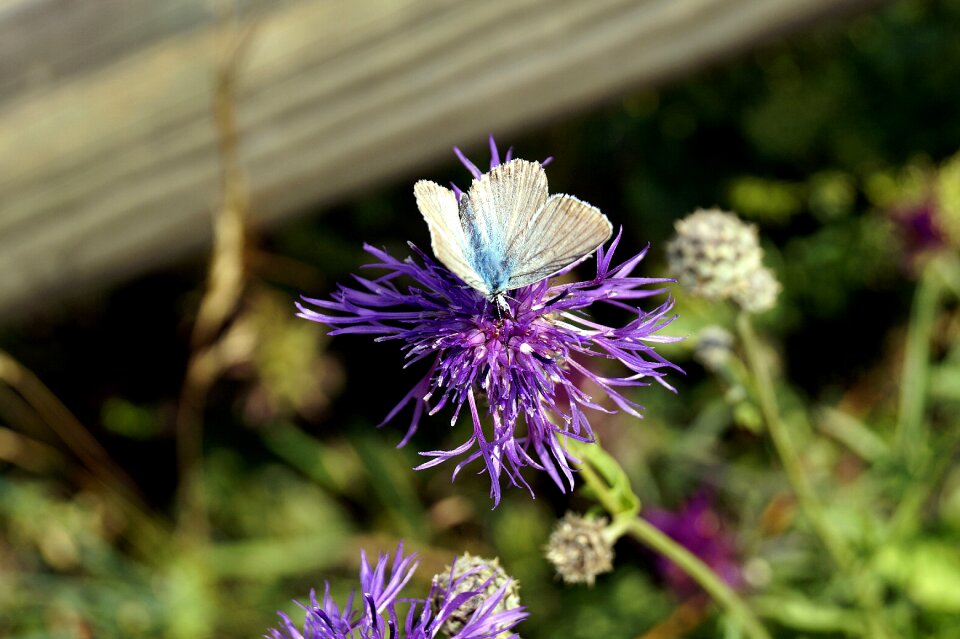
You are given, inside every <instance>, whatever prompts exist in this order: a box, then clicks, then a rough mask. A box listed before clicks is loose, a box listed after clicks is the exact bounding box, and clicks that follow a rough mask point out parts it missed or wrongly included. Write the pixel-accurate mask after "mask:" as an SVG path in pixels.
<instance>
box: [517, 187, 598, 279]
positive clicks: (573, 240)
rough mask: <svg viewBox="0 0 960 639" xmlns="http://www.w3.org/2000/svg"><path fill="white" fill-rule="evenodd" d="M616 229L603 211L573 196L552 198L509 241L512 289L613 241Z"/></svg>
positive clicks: (529, 217) (558, 268)
mask: <svg viewBox="0 0 960 639" xmlns="http://www.w3.org/2000/svg"><path fill="white" fill-rule="evenodd" d="M612 234H613V226H612V225H611V224H610V220H608V219H607V216H606V215H604V214H603V213H601V212H600V209H598V208H596V207H595V206H591V205H589V204H587V203H586V202H582V201H580V200H578V199H577V198H575V197H573V196H572V195H562V194H557V195H552V196H550V198H549V199H547V201H546V202H545V203H544V205H543V206H542V207H540V209H539V210H537V211H536V213H534V214H533V215H530V216H528V217H527V219H526V223H525V225H524V226H523V228H522V229H520V233H519V234H518V236H517V237H516V238H511V239H510V240H509V243H510V245H511V246H512V249H511V257H512V259H513V261H514V263H515V264H516V266H515V268H514V269H513V271H512V273H511V275H510V279H509V282H508V283H507V288H508V289H514V288H520V287H521V286H527V285H529V284H533V283H535V282H539V281H540V280H542V279H544V278H547V277H549V276H550V275H553V274H554V273H556V272H557V271H559V270H561V269H563V268H564V267H566V266H569V265H570V264H573V263H574V262H576V261H577V260H579V259H580V258H582V257H583V256H584V255H588V254H590V253H592V252H593V251H595V250H596V249H597V247H598V246H600V245H601V244H603V243H604V242H606V241H607V240H608V239H610V236H611V235H612Z"/></svg>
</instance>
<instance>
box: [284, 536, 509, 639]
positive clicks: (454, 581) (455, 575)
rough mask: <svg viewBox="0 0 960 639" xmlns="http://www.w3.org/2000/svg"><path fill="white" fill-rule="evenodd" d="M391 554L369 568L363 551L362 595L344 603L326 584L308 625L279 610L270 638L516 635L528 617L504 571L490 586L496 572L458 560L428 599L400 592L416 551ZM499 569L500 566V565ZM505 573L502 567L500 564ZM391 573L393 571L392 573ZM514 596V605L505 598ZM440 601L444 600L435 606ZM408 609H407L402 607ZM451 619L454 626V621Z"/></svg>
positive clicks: (484, 638) (480, 638) (308, 613)
mask: <svg viewBox="0 0 960 639" xmlns="http://www.w3.org/2000/svg"><path fill="white" fill-rule="evenodd" d="M388 560H389V558H388V557H387V556H386V555H381V556H380V558H379V560H378V561H377V565H376V567H374V568H372V569H371V567H370V565H369V563H368V562H367V558H366V555H362V558H361V567H360V595H361V596H360V599H361V600H362V601H361V602H359V603H358V604H357V605H356V606H355V605H354V602H355V599H356V596H355V593H351V594H350V596H349V597H348V599H347V602H346V604H345V605H344V606H343V607H342V608H341V607H339V606H338V605H337V604H336V602H334V601H333V598H332V597H331V596H330V586H329V584H326V585H325V588H324V594H323V598H322V599H318V598H317V596H316V594H315V593H313V592H311V593H310V603H309V605H304V604H300V605H301V607H302V608H303V609H304V612H305V615H304V622H303V625H302V626H301V625H298V624H296V623H294V622H293V620H292V619H290V617H289V616H288V615H286V614H284V613H279V615H280V618H281V623H280V625H279V626H278V627H277V628H272V629H270V630H269V631H268V632H269V634H267V635H265V637H266V638H267V639H401V638H402V639H434V637H436V636H437V635H438V634H439V633H441V632H442V633H444V634H445V635H446V636H447V637H448V638H449V639H492V638H493V637H499V638H500V639H506V638H507V637H515V636H516V635H514V634H513V632H512V630H513V627H514V626H515V625H516V624H517V623H519V622H520V621H522V620H523V619H525V618H526V617H527V613H526V611H525V610H524V608H523V606H521V605H520V602H519V600H518V599H516V597H515V596H514V597H513V598H512V599H511V598H510V597H511V595H510V593H511V592H512V591H511V587H512V585H513V584H514V583H515V582H513V580H511V579H510V578H509V577H506V576H505V573H504V579H502V580H501V582H498V584H497V585H496V587H493V588H491V584H493V583H494V579H495V577H494V576H490V577H488V578H486V579H484V580H480V581H477V579H476V575H477V574H478V573H481V572H482V571H484V570H486V569H487V565H486V564H484V563H477V564H475V565H473V566H472V567H471V568H469V569H467V570H459V571H457V561H454V562H453V564H452V566H451V568H450V573H449V575H447V576H445V578H441V576H439V575H438V576H437V577H435V578H434V580H433V584H432V586H431V588H430V592H429V594H428V595H427V597H426V598H423V599H419V598H411V597H402V598H401V597H400V595H401V592H402V590H403V588H404V587H405V586H406V584H407V582H408V581H410V578H411V577H412V576H413V573H414V571H415V570H416V569H417V562H416V556H415V555H407V556H404V554H403V545H402V544H401V545H400V546H399V547H398V548H397V552H396V555H395V557H394V560H393V564H392V566H391V567H390V568H389V570H388V567H387V564H388ZM497 568H499V566H497ZM499 570H500V572H501V573H502V572H503V569H502V568H500V569H499ZM388 573H389V575H388ZM508 600H509V605H506V606H505V605H504V602H506V601H508ZM436 602H440V604H439V605H432V604H435V603H436ZM404 608H405V609H406V614H405V615H404V614H402V613H403V611H404V610H403V609H404ZM451 620H455V625H454V626H453V627H452V626H451Z"/></svg>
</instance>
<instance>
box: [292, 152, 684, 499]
mask: <svg viewBox="0 0 960 639" xmlns="http://www.w3.org/2000/svg"><path fill="white" fill-rule="evenodd" d="M490 145H491V155H492V159H491V162H490V166H491V168H493V167H496V166H498V165H499V164H500V162H499V154H498V153H497V150H496V146H495V144H494V143H493V139H492V137H491V140H490ZM455 150H456V152H457V155H458V157H460V158H461V160H462V161H463V162H464V164H465V165H466V166H467V168H468V169H469V170H470V171H471V173H472V174H473V175H474V177H475V178H477V179H479V178H481V177H482V174H481V173H480V170H479V169H478V168H477V167H476V166H474V165H473V164H472V163H470V162H469V161H468V160H467V159H466V158H465V157H463V155H462V154H461V153H460V151H459V149H455ZM510 157H511V153H510V152H508V154H507V159H509V158H510ZM545 163H546V162H544V163H541V164H545ZM474 183H476V181H475V182H474ZM455 193H456V194H457V196H458V197H460V196H462V195H463V192H462V191H460V190H459V189H455ZM621 236H622V230H621V232H620V234H618V235H617V236H616V237H615V238H614V239H613V240H612V241H611V242H610V244H609V246H608V247H606V248H605V247H603V246H601V247H599V249H597V251H596V262H597V266H596V275H595V276H594V277H593V278H591V279H589V280H586V281H582V282H562V281H557V280H555V279H551V278H548V279H547V280H541V281H539V282H536V283H534V284H531V285H529V286H525V287H523V288H519V289H516V290H513V291H510V292H509V294H508V295H506V296H505V297H504V298H503V299H504V300H505V302H506V308H503V307H501V304H499V303H494V302H493V301H491V300H490V299H488V298H487V297H485V296H484V295H483V294H481V293H479V292H478V291H476V290H474V289H472V288H470V287H469V286H467V285H466V284H464V282H463V281H461V280H460V279H459V278H458V277H457V276H456V275H454V274H453V273H452V272H451V271H450V270H448V269H447V268H445V267H444V266H442V265H441V264H439V263H438V262H437V261H435V260H434V259H433V258H432V257H430V256H429V255H427V254H425V253H424V252H423V251H421V250H420V249H418V248H417V247H416V246H414V245H413V244H411V245H410V248H411V251H412V252H413V256H412V257H408V258H406V259H404V260H399V259H397V258H395V257H393V256H391V255H389V254H388V253H386V252H385V251H383V250H381V249H378V248H375V247H372V246H369V245H365V246H364V249H365V250H366V251H367V252H368V253H370V254H371V255H373V256H374V257H375V258H376V261H375V262H374V263H372V264H367V265H366V268H373V269H380V270H383V271H385V274H383V275H381V276H379V277H377V278H375V279H367V278H362V277H358V276H355V277H354V279H355V280H356V284H355V285H354V286H353V287H348V286H343V285H341V286H339V287H338V290H337V292H335V293H334V294H333V295H332V296H331V297H332V299H330V300H322V299H310V298H304V300H303V301H304V302H305V304H300V303H298V304H297V307H298V308H299V310H300V312H299V315H300V317H303V318H305V319H308V320H313V321H315V322H320V323H322V324H326V325H327V326H330V327H331V328H333V329H334V330H332V331H331V332H330V334H331V335H339V334H346V333H361V334H367V335H376V336H378V337H377V341H386V340H400V341H401V342H402V343H403V346H402V349H403V350H404V351H406V357H407V364H406V366H409V365H411V364H413V363H415V362H419V361H421V360H426V361H427V362H429V370H428V371H427V374H426V375H425V376H424V377H423V379H422V380H421V381H420V382H419V383H418V384H417V385H416V386H415V387H414V388H413V390H411V391H410V393H408V394H407V396H406V397H405V398H404V399H403V400H402V401H401V402H400V403H399V404H398V405H397V406H396V407H395V408H394V409H393V410H392V411H391V412H390V413H389V414H388V415H387V417H386V419H385V420H384V423H387V422H389V421H390V420H391V419H393V418H394V417H395V416H396V415H397V414H398V413H399V412H400V410H401V409H402V408H403V407H404V406H406V405H407V404H410V403H412V405H413V419H412V421H411V423H410V426H409V428H408V430H407V433H406V435H405V436H404V438H403V440H402V441H401V442H400V444H399V445H400V446H403V445H404V444H405V443H406V442H407V441H408V440H409V439H410V437H411V436H412V435H413V434H414V432H415V431H416V429H417V426H418V425H419V423H420V419H421V417H422V416H423V414H424V413H425V412H426V413H429V414H431V415H433V414H435V413H437V412H438V411H440V410H441V409H443V408H444V407H446V406H452V408H453V417H452V419H451V425H453V424H454V423H455V422H456V420H457V417H458V415H459V414H460V412H461V410H462V409H463V407H464V406H466V407H467V410H468V411H469V414H470V422H471V424H472V433H471V434H470V436H469V437H467V439H466V440H465V441H464V442H463V444H461V445H460V446H457V447H456V448H454V449H452V450H434V451H428V452H422V453H420V454H421V455H424V456H426V457H429V458H430V461H427V462H426V463H424V464H421V465H420V466H417V469H418V470H419V469H423V468H428V467H431V466H434V465H437V464H439V463H441V462H444V461H446V460H449V459H452V458H455V457H460V456H465V458H464V459H462V460H461V461H460V462H459V463H458V464H457V466H456V469H455V470H454V473H453V474H454V477H456V475H457V474H458V473H459V472H460V470H461V469H462V468H463V467H464V465H465V464H467V463H470V462H472V461H474V460H476V459H478V458H482V459H483V463H484V465H485V470H486V472H487V473H488V474H489V475H490V479H491V496H492V497H493V500H494V503H495V504H496V503H499V501H500V481H501V477H502V475H506V477H507V478H508V481H509V483H510V484H512V485H514V486H517V485H524V486H527V488H528V489H529V485H528V484H527V483H526V481H525V480H524V479H523V477H521V475H520V470H521V469H522V468H524V467H526V466H530V467H533V468H535V469H537V470H543V471H546V472H547V473H548V474H549V475H550V477H551V478H552V479H553V481H554V482H555V483H556V484H557V485H558V486H559V487H560V488H561V490H566V487H567V486H569V487H570V488H571V489H572V488H573V485H574V482H573V469H572V467H571V462H573V463H576V462H577V460H576V459H575V458H574V457H573V456H572V455H571V454H570V453H568V452H567V451H566V449H565V447H564V438H565V437H572V438H574V439H576V440H579V441H584V442H590V441H592V440H593V433H592V431H591V428H590V423H589V421H588V419H587V415H586V413H585V412H584V409H587V408H589V409H593V410H598V411H602V412H607V413H612V412H614V410H611V409H610V408H606V407H604V406H602V405H601V404H599V403H598V402H597V401H596V400H594V398H592V397H591V396H590V395H589V394H588V390H586V389H584V388H582V387H581V385H582V384H583V383H584V382H588V383H590V384H592V385H593V386H595V387H596V388H597V389H599V390H600V391H602V392H603V393H605V394H606V396H607V397H609V398H610V400H612V402H613V404H615V405H616V406H617V407H619V408H620V409H621V410H623V411H625V412H627V413H629V414H631V415H634V416H637V417H640V413H639V410H641V408H642V407H640V406H639V405H638V404H636V403H634V402H633V401H632V400H631V399H628V398H627V397H626V396H625V395H624V394H622V392H621V390H620V389H621V388H622V387H628V386H646V385H648V381H647V380H648V379H653V380H656V381H657V382H659V383H660V384H661V385H663V386H665V387H666V388H670V389H671V390H673V389H672V387H670V386H669V384H667V383H666V382H665V381H664V380H663V375H664V374H665V372H666V371H665V370H664V369H666V368H676V367H675V366H674V365H673V364H671V363H670V362H668V361H667V360H665V359H664V358H663V357H661V356H660V355H659V354H658V353H657V352H656V351H655V350H654V347H653V346H654V345H655V344H657V343H664V342H672V341H676V340H677V339H679V338H672V337H665V336H662V335H660V334H659V332H660V330H661V329H662V328H664V327H665V326H666V325H667V324H669V323H670V322H671V321H672V320H673V319H674V316H671V315H670V314H669V312H670V310H671V308H672V306H673V302H672V300H671V299H670V298H669V297H668V298H667V299H666V301H664V302H663V303H662V304H660V305H659V306H658V307H657V308H655V309H654V310H652V311H649V312H648V311H644V310H642V309H640V308H638V307H637V306H636V305H635V304H636V301H637V300H641V299H645V298H647V297H650V296H653V295H658V294H661V293H663V292H664V291H665V289H664V288H643V287H647V286H650V285H658V284H664V283H667V282H672V281H673V280H670V279H665V278H644V277H634V276H632V274H633V271H634V270H635V269H636V267H637V265H638V264H639V263H640V261H641V260H642V259H643V257H644V255H645V254H646V251H647V249H644V250H643V251H641V252H640V253H639V254H637V255H635V256H633V257H631V258H630V259H628V260H626V261H625V262H623V263H621V264H619V265H614V263H613V255H614V251H615V250H616V248H617V246H618V245H619V243H620V238H621ZM581 261H582V260H581ZM573 266H574V265H570V266H568V267H567V268H565V269H563V270H562V271H560V272H559V273H557V274H556V275H557V276H559V275H562V274H565V273H568V272H569V271H570V270H571V269H572V268H573ZM403 278H405V279H406V282H405V283H401V282H402V281H403ZM307 305H310V306H313V307H315V308H310V307H309V306H307ZM600 305H606V306H608V307H612V308H614V309H618V310H620V311H624V312H625V313H626V315H627V321H626V323H624V324H622V325H620V326H610V325H607V324H605V323H601V322H600V321H599V320H598V319H595V318H593V317H592V316H591V315H589V314H588V313H587V309H590V308H591V307H594V308H596V307H597V306H600ZM594 359H596V360H601V361H613V362H616V363H618V364H619V365H620V366H622V367H624V368H626V371H625V372H624V373H622V374H619V375H614V376H605V375H603V374H601V373H598V372H594V371H592V370H591V369H590V368H588V367H587V361H588V360H594ZM484 413H485V414H486V415H487V416H488V418H489V421H488V422H486V423H485V420H484V419H483V417H482V415H483V414H484ZM531 492H532V491H531Z"/></svg>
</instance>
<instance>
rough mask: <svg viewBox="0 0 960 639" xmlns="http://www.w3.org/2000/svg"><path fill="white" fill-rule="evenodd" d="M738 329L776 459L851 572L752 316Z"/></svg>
mask: <svg viewBox="0 0 960 639" xmlns="http://www.w3.org/2000/svg"><path fill="white" fill-rule="evenodd" d="M737 330H738V331H739V332H740V340H741V342H742V343H743V349H744V351H745V352H746V356H747V365H748V366H749V367H750V371H751V372H752V373H753V379H754V383H755V384H756V390H757V396H758V399H759V400H760V411H761V412H762V413H763V419H764V421H765V422H766V424H767V431H768V432H769V433H770V439H771V440H773V446H774V448H775V449H776V450H777V456H778V457H779V458H780V463H782V464H783V469H784V471H785V472H786V474H787V480H788V481H789V482H790V486H791V487H792V488H793V492H794V493H795V494H796V496H797V501H798V502H799V503H800V508H801V509H802V510H803V512H804V514H805V515H806V516H807V518H808V519H809V520H810V524H811V526H813V529H814V531H815V532H816V533H817V535H818V536H819V537H820V539H821V541H822V542H823V545H824V546H825V547H826V549H827V552H829V553H830V556H831V557H832V558H833V560H834V562H835V563H836V564H837V565H838V566H840V567H841V568H843V569H845V570H846V569H849V568H850V567H851V565H852V560H853V557H852V555H851V553H850V550H849V548H847V546H846V544H844V542H843V540H842V539H840V537H839V536H838V535H837V534H836V533H835V532H834V530H833V528H832V527H831V526H830V525H829V524H828V523H827V516H826V514H825V513H824V511H823V507H822V506H821V505H820V501H819V500H818V499H817V496H816V493H815V492H814V490H813V486H811V485H810V481H809V479H808V478H807V474H806V472H804V470H803V466H802V465H801V463H800V456H799V455H798V454H797V450H796V447H795V446H794V445H793V442H792V441H791V440H790V433H789V431H788V430H787V426H786V424H784V423H783V420H781V419H780V410H779V409H778V407H777V397H776V394H775V392H774V389H773V379H772V378H771V375H770V371H769V369H768V368H767V362H766V360H765V359H764V356H763V353H761V352H760V342H759V341H758V340H757V336H756V334H755V333H754V331H753V325H752V324H751V322H750V316H749V315H748V314H747V313H741V314H740V316H739V317H738V318H737Z"/></svg>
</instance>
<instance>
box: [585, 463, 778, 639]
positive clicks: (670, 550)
mask: <svg viewBox="0 0 960 639" xmlns="http://www.w3.org/2000/svg"><path fill="white" fill-rule="evenodd" d="M593 445H594V446H599V444H593ZM580 474H581V476H582V477H583V479H584V481H585V482H586V484H587V486H588V487H589V488H590V489H591V490H592V491H593V493H594V496H595V497H596V499H597V501H598V502H600V504H601V505H602V506H603V507H604V508H605V509H606V510H607V511H608V512H610V514H611V515H612V516H613V521H612V523H611V524H610V526H609V528H608V530H609V531H615V532H616V534H617V536H620V535H624V534H629V535H630V536H631V537H633V538H634V539H636V540H637V541H639V542H640V543H642V544H644V545H645V546H647V547H648V548H650V549H651V550H653V551H655V552H657V553H660V554H661V555H663V556H664V557H666V558H667V559H669V560H670V561H672V562H673V563H674V564H676V565H677V566H679V567H680V569H681V570H683V571H684V572H686V573H687V574H688V575H689V576H690V577H691V578H692V579H693V580H694V581H696V582H697V583H698V584H700V587H701V588H703V589H704V591H706V592H707V594H709V595H710V596H711V597H712V598H713V600H714V601H716V602H717V603H718V604H720V606H722V607H723V608H724V609H725V610H726V611H727V613H729V614H730V616H731V617H733V618H734V619H736V620H737V621H738V622H739V624H740V626H741V627H742V628H743V630H744V632H746V634H747V636H748V637H750V638H751V639H770V634H769V633H768V632H767V631H766V629H765V628H764V627H763V624H762V623H760V620H759V619H758V618H757V617H756V615H754V614H753V612H752V611H751V610H750V607H749V606H747V604H746V603H745V602H744V601H743V599H741V598H740V596H739V595H738V594H737V593H736V592H735V591H734V590H733V589H732V588H730V586H728V585H727V584H726V583H725V582H724V581H723V580H722V579H721V578H720V577H719V576H717V574H716V573H715V572H713V570H711V569H710V567H709V566H707V565H706V564H705V563H703V562H702V561H700V559H699V558H697V557H696V555H694V554H692V553H691V552H690V551H689V550H687V549H686V548H684V547H683V546H681V545H680V544H678V543H677V542H675V541H673V540H672V539H670V538H669V537H667V536H666V535H665V534H663V533H662V532H660V531H659V530H658V529H657V528H655V527H654V526H653V525H652V524H650V523H649V522H648V521H646V520H645V519H643V518H641V517H638V516H637V515H636V514H635V513H633V512H629V511H628V512H622V511H621V509H620V504H621V502H620V501H619V500H618V499H617V498H616V496H615V495H613V492H612V491H611V489H610V488H609V487H608V486H607V485H606V483H605V482H604V481H603V480H602V479H601V477H600V475H599V474H598V473H597V472H596V471H595V470H594V469H593V468H591V467H590V465H589V464H587V463H585V464H583V465H582V466H581V468H580Z"/></svg>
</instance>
